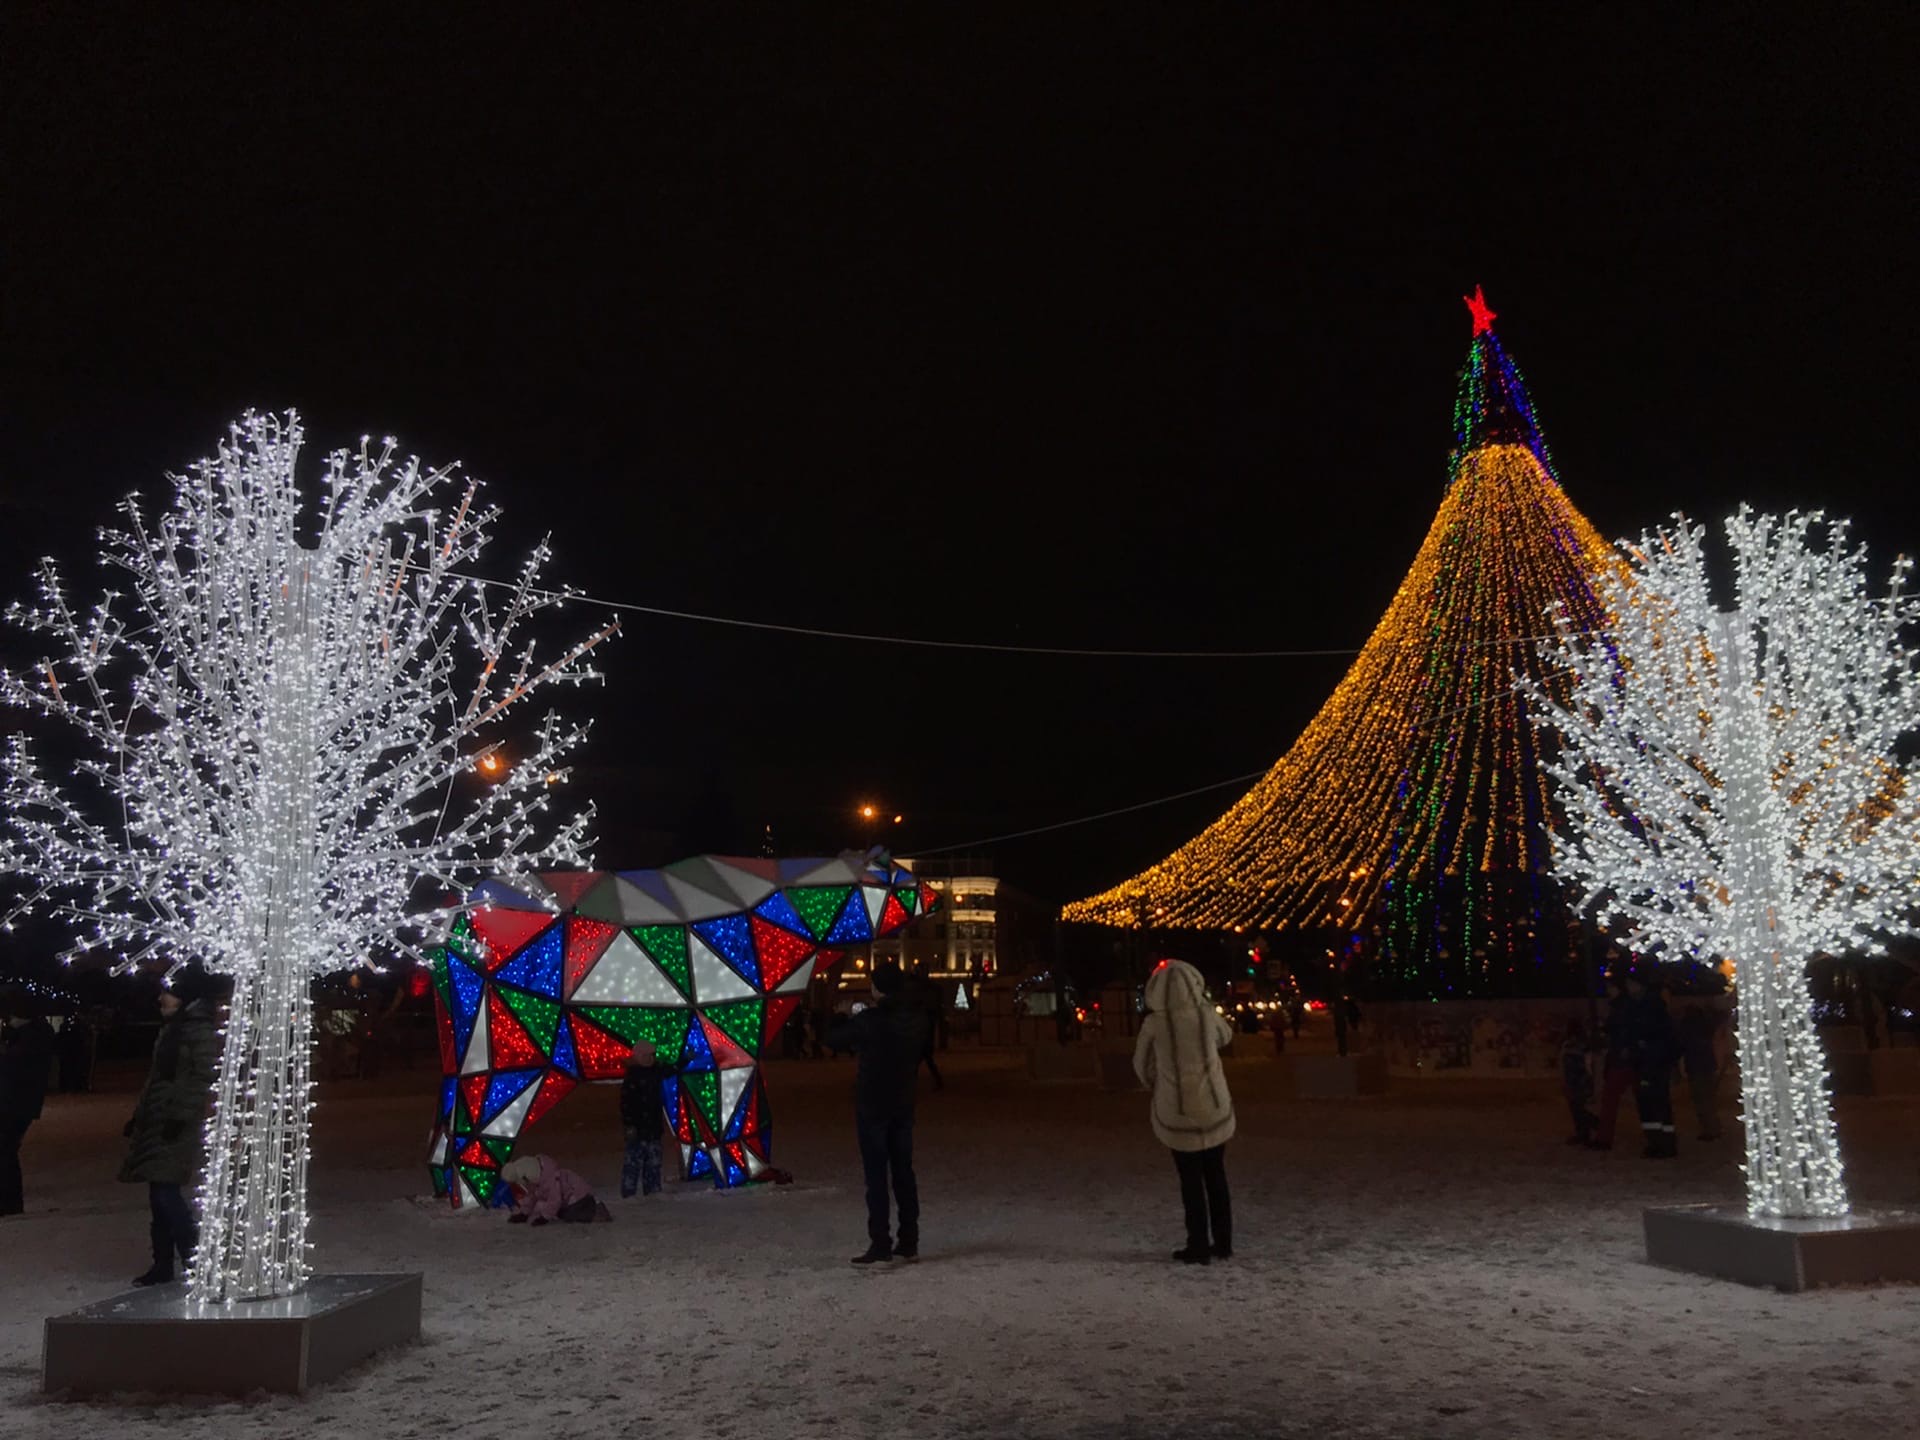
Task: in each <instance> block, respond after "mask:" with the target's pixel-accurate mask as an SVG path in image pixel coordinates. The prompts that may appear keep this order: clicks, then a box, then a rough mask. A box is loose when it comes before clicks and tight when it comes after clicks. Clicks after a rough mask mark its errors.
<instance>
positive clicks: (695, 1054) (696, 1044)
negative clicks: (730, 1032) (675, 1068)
mask: <svg viewBox="0 0 1920 1440" xmlns="http://www.w3.org/2000/svg"><path fill="white" fill-rule="evenodd" d="M680 1068H681V1069H682V1070H711V1069H713V1050H712V1048H711V1047H710V1046H708V1044H707V1031H706V1027H705V1026H703V1025H701V1023H700V1022H699V1020H698V1019H696V1020H695V1021H694V1022H693V1024H691V1025H689V1026H688V1027H687V1048H686V1051H685V1053H684V1054H682V1055H681V1057H680Z"/></svg>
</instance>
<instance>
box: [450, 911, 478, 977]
mask: <svg viewBox="0 0 1920 1440" xmlns="http://www.w3.org/2000/svg"><path fill="white" fill-rule="evenodd" d="M447 943H448V944H449V945H451V946H452V947H453V952H454V954H456V955H458V956H459V957H460V958H461V959H462V960H471V961H473V962H474V963H475V964H476V965H477V964H479V963H480V942H479V941H478V940H477V939H475V938H474V934H473V921H472V920H470V919H468V918H467V917H466V916H465V915H462V916H461V917H460V918H459V919H458V920H456V921H454V922H453V937H452V938H451V939H450V940H449V941H448V942H447Z"/></svg>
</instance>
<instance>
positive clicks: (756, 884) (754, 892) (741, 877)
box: [707, 859, 773, 910]
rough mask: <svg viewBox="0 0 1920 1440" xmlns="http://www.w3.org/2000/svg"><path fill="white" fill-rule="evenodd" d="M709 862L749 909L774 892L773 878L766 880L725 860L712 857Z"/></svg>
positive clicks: (714, 871) (715, 872)
mask: <svg viewBox="0 0 1920 1440" xmlns="http://www.w3.org/2000/svg"><path fill="white" fill-rule="evenodd" d="M707 863H708V864H709V865H711V866H712V867H713V873H714V874H716V875H718V876H719V877H720V878H721V879H722V880H724V881H726V882H727V886H728V888H729V889H731V890H732V891H733V892H734V894H736V895H738V896H739V897H740V903H741V904H742V905H744V906H745V907H746V908H747V909H749V910H751V909H752V908H753V907H754V906H755V905H758V904H759V903H760V902H761V901H762V900H764V899H766V898H767V896H769V895H771V894H772V893H773V882H772V881H771V880H764V879H762V878H761V877H760V876H758V875H755V874H753V873H752V872H751V871H748V870H742V869H741V868H740V867H739V866H737V865H729V864H727V862H726V861H724V860H719V859H712V860H709V861H708V862H707Z"/></svg>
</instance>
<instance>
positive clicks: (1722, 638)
mask: <svg viewBox="0 0 1920 1440" xmlns="http://www.w3.org/2000/svg"><path fill="white" fill-rule="evenodd" d="M1718 629H1719V634H1718V636H1717V637H1716V638H1717V640H1718V649H1719V652H1720V653H1719V659H1720V660H1721V662H1722V664H1723V665H1724V667H1725V690H1724V694H1725V695H1726V697H1727V702H1728V710H1729V718H1730V719H1731V720H1732V721H1733V724H1734V727H1735V731H1734V733H1735V736H1736V737H1737V738H1736V742H1735V743H1736V744H1738V743H1739V740H1740V738H1745V739H1746V743H1748V744H1752V743H1753V741H1752V739H1751V737H1754V736H1758V735H1761V734H1764V733H1765V728H1764V727H1765V723H1766V717H1765V715H1764V714H1763V713H1762V708H1761V707H1762V701H1761V698H1760V697H1759V696H1758V695H1757V694H1755V692H1754V689H1753V681H1752V679H1751V677H1750V669H1749V659H1748V656H1747V654H1746V646H1747V643H1748V633H1747V628H1746V626H1745V625H1743V624H1742V623H1741V620H1740V616H1739V614H1738V612H1735V613H1732V614H1725V615H1721V616H1720V617H1719V625H1718ZM1742 761H1744V762H1746V763H1741V762H1742ZM1722 779H1723V781H1724V783H1725V785H1726V787H1727V789H1726V799H1727V818H1728V819H1729V820H1730V821H1731V822H1732V826H1733V834H1734V836H1735V837H1736V838H1735V840H1734V844H1733V854H1732V855H1731V856H1730V857H1729V859H1730V860H1731V861H1732V870H1733V873H1734V874H1736V875H1738V876H1739V877H1740V886H1739V890H1740V893H1739V895H1738V896H1736V898H1735V904H1736V905H1737V906H1738V907H1739V914H1740V916H1741V924H1740V926H1739V929H1740V931H1741V933H1742V935H1743V942H1742V944H1741V945H1740V947H1739V948H1740V953H1739V954H1737V955H1736V956H1734V957H1733V959H1734V975H1735V983H1736V984H1737V986H1738V1005H1739V1008H1738V1012H1737V1017H1736V1023H1735V1026H1734V1036H1735V1041H1736V1044H1737V1046H1738V1053H1739V1057H1740V1095H1741V1104H1742V1111H1743V1113H1742V1116H1741V1120H1742V1123H1743V1124H1744V1126H1745V1128H1746V1135H1747V1142H1746V1143H1747V1164H1746V1170H1747V1211H1748V1213H1749V1214H1752V1215H1755V1216H1797V1217H1815V1216H1836V1215H1845V1214H1846V1213H1847V1210H1848V1204H1847V1192H1846V1186H1845V1183H1844V1181H1843V1180H1842V1178H1841V1167H1840V1144H1839V1137H1838V1135H1837V1134H1836V1133H1835V1130H1834V1124H1833V1110H1832V1106H1831V1103H1830V1102H1829V1100H1828V1098H1827V1091H1826V1062H1825V1058H1824V1057H1823V1056H1822V1054H1821V1051H1820V1039H1819V1036H1818V1035H1817V1034H1816V1032H1815V1030H1814V1024H1813V1004H1812V998H1811V996H1810V994H1809V992H1808V989H1807V975H1806V962H1805V957H1803V956H1800V955H1798V954H1796V953H1792V952H1790V951H1785V950H1783V948H1782V941H1783V937H1782V935H1781V934H1780V930H1779V924H1778V915H1779V911H1778V904H1777V899H1778V897H1779V896H1782V895H1784V894H1785V893H1786V892H1785V885H1784V883H1783V882H1784V878H1785V877H1783V876H1780V875H1779V874H1778V873H1777V871H1776V867H1777V865H1778V861H1779V857H1777V856H1776V855H1775V854H1774V853H1773V847H1772V846H1771V845H1770V844H1769V843H1768V840H1767V833H1766V831H1767V827H1766V807H1767V805H1768V803H1769V795H1768V792H1767V785H1768V778H1767V771H1766V768H1765V765H1764V762H1762V761H1761V760H1760V758H1759V757H1757V756H1743V757H1739V760H1737V761H1736V763H1735V764H1733V765H1731V766H1729V767H1728V773H1727V774H1726V775H1725V776H1723V777H1722Z"/></svg>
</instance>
